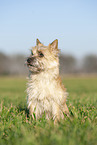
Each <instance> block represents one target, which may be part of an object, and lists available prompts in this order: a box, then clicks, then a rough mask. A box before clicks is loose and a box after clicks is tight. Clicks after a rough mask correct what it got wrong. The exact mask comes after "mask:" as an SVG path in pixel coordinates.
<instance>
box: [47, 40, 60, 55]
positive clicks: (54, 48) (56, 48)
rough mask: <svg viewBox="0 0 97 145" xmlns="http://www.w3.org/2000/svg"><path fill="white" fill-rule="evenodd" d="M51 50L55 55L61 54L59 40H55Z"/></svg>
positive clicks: (50, 45) (50, 46)
mask: <svg viewBox="0 0 97 145" xmlns="http://www.w3.org/2000/svg"><path fill="white" fill-rule="evenodd" d="M49 49H50V51H51V52H52V53H53V54H55V55H56V54H58V53H59V49H58V39H56V40H54V41H53V42H52V43H51V44H49Z"/></svg>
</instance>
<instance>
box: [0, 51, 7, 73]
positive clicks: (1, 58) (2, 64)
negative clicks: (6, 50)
mask: <svg viewBox="0 0 97 145" xmlns="http://www.w3.org/2000/svg"><path fill="white" fill-rule="evenodd" d="M8 62H9V58H8V57H7V56H6V55H5V54H3V53H0V74H8V67H9V66H8Z"/></svg>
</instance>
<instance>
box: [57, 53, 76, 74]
mask: <svg viewBox="0 0 97 145" xmlns="http://www.w3.org/2000/svg"><path fill="white" fill-rule="evenodd" d="M75 71H76V59H75V58H74V57H73V56H71V55H63V54H61V55H60V73H61V74H64V73H74V72H75Z"/></svg>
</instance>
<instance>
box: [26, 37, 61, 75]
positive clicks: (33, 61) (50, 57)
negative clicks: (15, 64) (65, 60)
mask: <svg viewBox="0 0 97 145" xmlns="http://www.w3.org/2000/svg"><path fill="white" fill-rule="evenodd" d="M58 54H59V49H58V40H57V39H56V40H54V41H53V42H52V43H51V44H49V45H48V46H44V45H43V44H42V43H41V42H40V41H39V40H38V39H37V40H36V46H35V47H33V48H32V49H31V55H30V57H28V59H27V66H28V68H29V70H30V71H31V72H33V73H39V72H41V71H45V70H48V69H52V68H54V67H58V65H59V58H58Z"/></svg>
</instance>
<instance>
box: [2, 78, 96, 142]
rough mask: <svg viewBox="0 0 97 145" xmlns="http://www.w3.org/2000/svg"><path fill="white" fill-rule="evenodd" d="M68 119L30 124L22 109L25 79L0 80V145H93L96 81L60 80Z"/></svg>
mask: <svg viewBox="0 0 97 145" xmlns="http://www.w3.org/2000/svg"><path fill="white" fill-rule="evenodd" d="M63 83H64V84H65V87H66V88H67V91H68V92H69V96H68V100H67V104H68V108H69V111H70V118H68V117H67V116H65V119H64V120H61V121H60V123H58V124H56V125H54V123H53V120H50V121H47V120H46V119H45V115H44V116H43V117H42V118H41V119H40V120H37V121H36V120H33V119H32V118H31V116H29V114H28V110H27V108H26V92H25V90H26V79H24V78H11V77H10V78H8V77H5V78H4V77H2V78H1V77H0V101H1V103H0V104H1V105H0V145H4V144H6V145H65V144H66V145H96V144H97V78H96V77H95V78H69V77H68V78H64V79H63Z"/></svg>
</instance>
